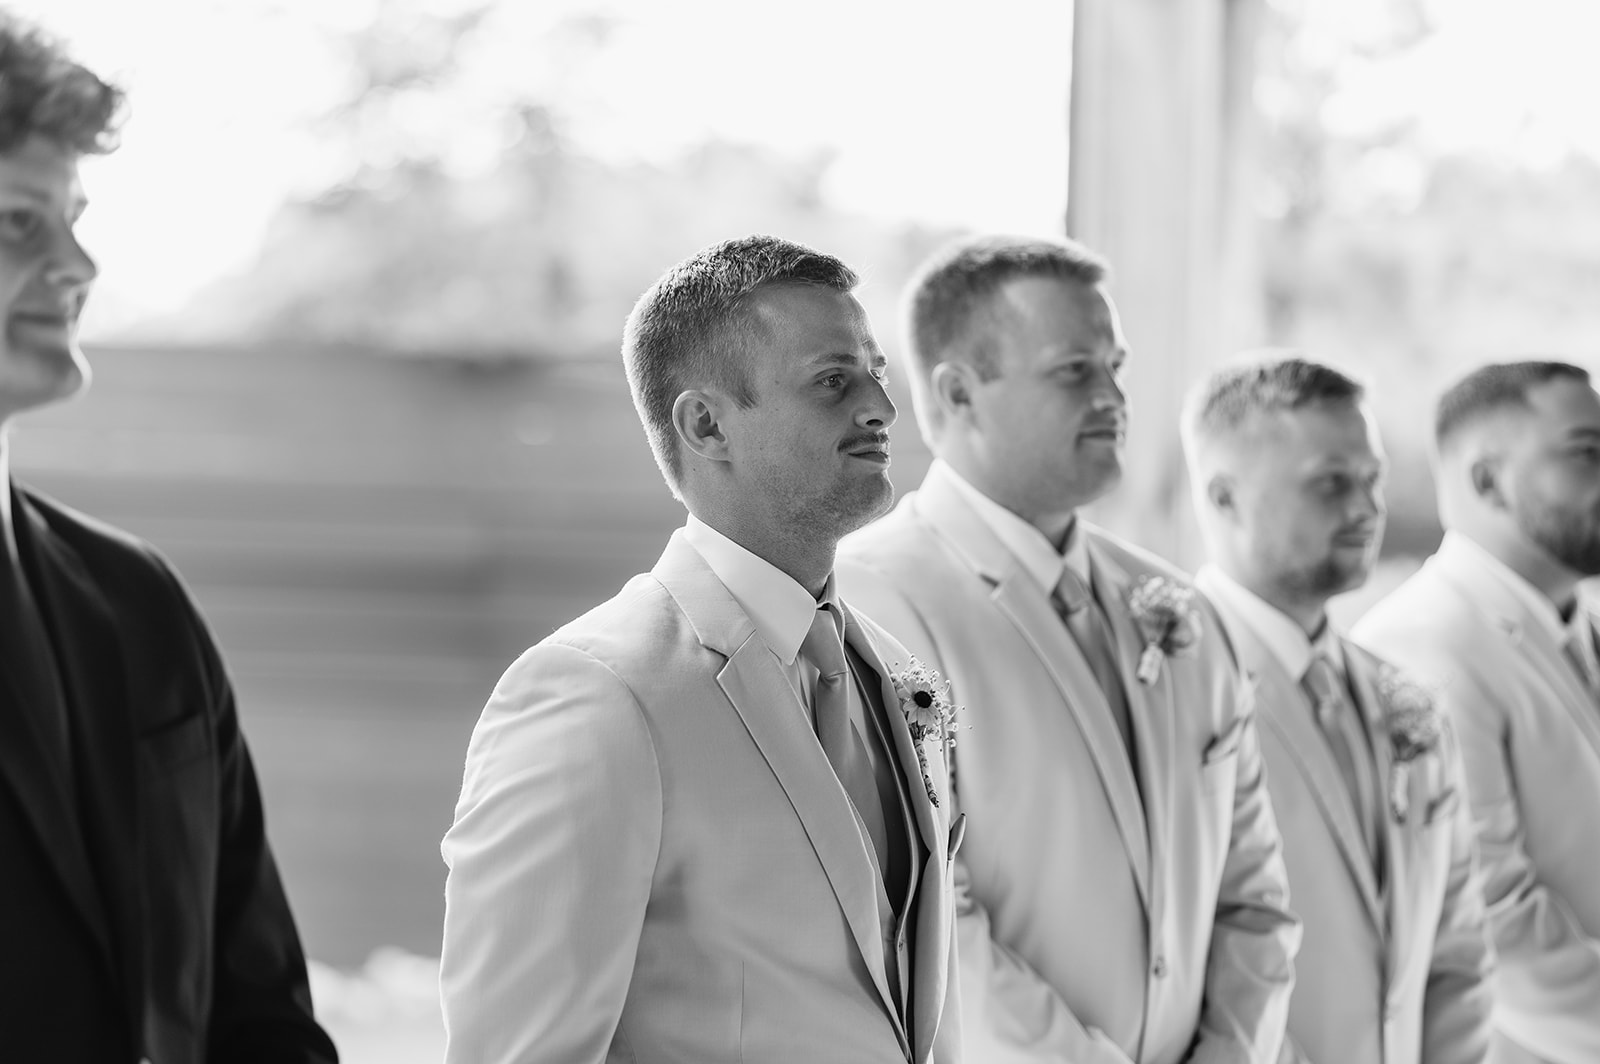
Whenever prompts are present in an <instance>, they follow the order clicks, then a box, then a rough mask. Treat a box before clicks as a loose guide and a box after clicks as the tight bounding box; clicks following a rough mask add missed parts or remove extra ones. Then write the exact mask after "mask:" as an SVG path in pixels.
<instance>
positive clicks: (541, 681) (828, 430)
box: [440, 237, 960, 1064]
mask: <svg viewBox="0 0 1600 1064" xmlns="http://www.w3.org/2000/svg"><path fill="white" fill-rule="evenodd" d="M855 283H856V276H855V274H854V273H852V272H851V271H850V269H849V268H848V267H846V266H845V265H844V264H843V263H842V262H840V261H839V260H838V259H835V258H833V257H832V256H829V255H823V254H820V253H818V252H815V251H812V250H811V249H809V248H805V247H801V246H799V245H797V244H792V243H789V242H787V241H783V240H778V239H776V238H773V237H749V238H746V239H742V240H734V241H729V242H726V243H723V244H719V245H716V246H714V247H711V248H708V249H706V250H704V251H702V252H700V253H699V254H697V255H695V256H693V257H692V258H690V259H688V260H686V261H685V262H683V263H681V264H679V265H678V266H676V267H674V268H673V269H671V270H669V271H668V272H667V273H666V274H665V275H664V276H663V277H662V278H661V279H660V280H659V281H657V282H656V284H655V285H654V286H653V287H652V288H651V289H650V290H649V291H648V292H646V293H645V295H644V296H643V298H641V299H640V301H639V303H638V305H637V306H635V307H634V310H633V313H632V315H631V316H630V317H629V319H628V324H627V329H626V332H625V334H624V338H623V358H624V363H625V366H626V369H627V374H628V382H629V385H630V386H631V388H632V390H633V397H634V402H635V405H636V406H637V407H638V410H639V415H640V420H641V421H642V422H643V423H644V427H645V432H646V435H647V436H648V437H649V440H650V445H651V448H652V450H653V451H654V453H655V456H656V459H657V461H658V462H659V464H660V466H661V468H662V471H663V473H664V474H665V476H666V479H667V483H668V485H669V486H670V487H671V488H672V489H673V491H674V493H675V494H676V495H677V496H678V498H679V499H680V500H681V501H682V502H683V503H684V505H685V506H686V507H687V508H688V510H689V514H690V516H689V519H688V523H687V524H686V525H685V526H684V527H683V528H682V529H680V530H678V531H677V532H675V533H674V534H673V536H672V539H671V540H670V541H669V542H668V544H667V548H666V551H665V552H664V553H663V554H662V556H661V559H660V561H658V562H657V563H656V565H655V568H654V569H652V570H651V571H650V572H649V573H647V574H644V575H641V576H637V577H635V578H634V579H633V580H631V581H630V582H629V583H628V584H627V585H626V586H625V587H624V588H623V589H622V590H621V592H620V593H618V595H617V596H616V597H615V598H613V599H611V600H610V601H609V602H606V603H604V604H602V605H600V606H598V607H596V608H595V609H594V610H591V611H590V612H589V613H587V614H585V615H584V616H582V617H580V618H578V619H577V620H576V621H573V622H572V623H570V624H568V625H566V626H565V627H563V628H561V629H560V630H558V631H557V632H556V633H555V634H553V635H551V636H550V637H548V638H546V639H545V640H543V641H542V642H540V643H539V644H538V645H537V646H535V647H533V648H532V649H531V650H529V651H527V652H526V653H525V654H523V656H522V657H521V658H520V659H519V660H518V661H517V662H516V663H515V664H514V665H512V666H511V668H510V670H509V671H508V672H507V673H506V674H505V676H504V677H502V679H501V681H500V684H499V686H498V687H497V688H496V689H495V692H494V694H493V696H492V697H491V698H490V699H489V703H488V705H487V706H486V707H485V708H484V711H483V716H482V718H481V719H480V721H479V722H478V726H477V729H476V730H475V731H474V733H473V736H472V741H471V744H470V746H469V747H468V750H467V764H466V773H465V776H464V779H463V781H462V789H461V798H460V801H459V803H458V805H457V807H456V817H455V824H454V826H452V827H451V829H450V831H449V833H448V834H447V835H446V836H445V839H444V845H443V851H444V856H445V861H446V863H447V864H448V865H449V866H450V874H449V878H448V881H447V884H446V887H445V902H446V910H445V927H444V955H443V961H442V970H441V974H440V982H441V990H442V995H443V1001H444V1016H445V1026H446V1031H447V1035H448V1048H447V1051H446V1059H447V1061H449V1062H451V1064H469V1062H470V1064H523V1062H527V1061H536V1060H537V1061H560V1062H562V1064H577V1062H598V1061H628V1062H630V1064H657V1062H659V1064H712V1062H719V1061H729V1062H732V1061H740V1060H748V1061H761V1062H763V1064H785V1062H793V1064H814V1062H818V1061H828V1062H831V1064H894V1062H913V1064H928V1062H930V1061H937V1062H939V1064H944V1062H947V1061H955V1060H957V1059H958V1053H959V1038H960V1034H959V1028H958V1027H957V1024H956V1019H957V1017H956V1015H955V1014H954V1010H952V1012H951V1014H949V1015H942V1012H943V1007H944V998H945V993H946V991H947V988H953V986H954V979H953V972H952V971H951V968H952V967H953V965H954V956H953V953H952V948H953V947H952V921H953V901H952V896H951V887H950V879H949V857H950V854H951V853H952V852H953V851H954V849H955V848H956V846H957V845H958V844H959V843H960V830H959V825H958V826H957V830H956V831H955V832H952V831H951V824H950V814H949V811H950V784H949V777H948V774H947V772H946V769H945V752H946V748H947V746H946V731H947V729H946V728H945V727H944V725H943V723H942V722H940V723H939V724H938V726H934V723H935V722H933V721H932V720H930V718H929V714H930V713H931V714H932V715H933V716H940V715H941V711H942V708H943V706H942V699H941V698H923V699H922V700H921V701H920V702H918V701H916V700H915V698H914V695H915V694H916V692H911V693H908V692H907V690H906V689H905V688H904V685H905V684H906V683H907V682H908V681H907V680H906V678H905V671H906V667H907V666H908V665H909V659H908V655H907V654H906V652H905V651H904V650H903V649H902V648H901V647H900V646H899V645H898V644H897V643H896V642H895V641H894V640H893V639H892V638H890V637H889V636H888V635H887V634H886V633H885V632H884V631H883V630H882V629H880V628H878V627H877V626H876V625H874V624H873V623H872V622H871V621H869V620H867V618H865V617H863V616H862V615H860V614H858V613H856V612H855V611H854V610H852V609H851V608H850V606H849V605H847V604H846V603H845V602H844V601H843V600H841V599H840V597H839V595H838V594H837V592H836V591H835V588H834V581H833V577H832V575H831V574H832V570H833V558H834V547H835V544H836V542H837V541H838V538H839V537H840V536H841V535H843V534H844V533H845V532H848V531H850V530H851V529H854V528H857V527H859V526H860V525H862V524H864V523H865V522H867V521H869V520H871V519H872V518H873V517H874V516H876V515H877V514H879V513H881V512H883V510H884V509H885V508H886V507H887V506H888V504H889V500H890V496H891V491H892V489H891V486H890V483H889V478H888V466H889V436H888V429H889V426H890V425H891V424H892V423H893V421H894V418H895V408H894V405H893V404H892V403H891V402H890V401H889V397H888V396H887V394H885V392H884V387H883V378H884V370H885V362H884V357H883V354H882V352H880V351H879V349H878V345H877V343H876V342H875V341H874V339H873V336H872V331H871V328H870V326H869V324H868V322H867V317H866V314H865V312H864V311H863V310H862V309H861V305H860V304H859V303H858V302H857V301H856V300H855V299H854V298H853V297H852V296H851V295H850V292H851V289H852V288H853V287H854V286H855ZM929 693H930V692H929V690H928V689H927V687H926V686H925V687H924V688H923V689H922V690H921V694H922V695H928V694H929ZM912 707H914V708H915V711H916V712H915V714H912ZM908 714H912V715H915V716H916V717H917V720H916V721H915V722H914V724H915V726H909V725H908Z"/></svg>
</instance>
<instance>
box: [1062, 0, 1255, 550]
mask: <svg viewBox="0 0 1600 1064" xmlns="http://www.w3.org/2000/svg"><path fill="white" fill-rule="evenodd" d="M1261 16H1262V0H1077V2H1076V8H1075V14H1074V27H1073V44H1072V111H1071V162H1070V167H1069V175H1068V205H1067V230H1068V232H1069V233H1070V234H1071V235H1072V236H1073V237H1075V238H1076V239H1079V240H1081V241H1083V242H1084V243H1085V244H1087V245H1088V246H1090V247H1091V248H1094V249H1095V250H1097V251H1099V252H1101V253H1102V254H1104V255H1105V256H1106V257H1108V258H1109V259H1110V260H1111V265H1112V270H1113V273H1112V278H1111V293H1112V296H1113V298H1114V299H1115V300H1116V303H1117V307H1118V309H1119V311H1120V312H1121V316H1122V324H1123V328H1124V330H1125V332H1126V333H1127V336H1128V342H1129V346H1130V348H1131V358H1130V360H1129V363H1128V376H1127V379H1128V388H1129V392H1130V398H1131V402H1132V417H1131V422H1130V429H1129V442H1128V453H1127V476H1126V478H1125V479H1124V481H1123V484H1122V487H1121V488H1119V489H1118V490H1117V492H1116V493H1114V494H1113V495H1112V496H1111V497H1109V498H1108V499H1106V500H1104V501H1102V502H1100V503H1097V504H1096V505H1095V506H1094V507H1093V508H1092V511H1091V517H1092V518H1093V519H1094V520H1096V521H1098V522H1100V523H1103V524H1105V525H1107V526H1109V527H1111V528H1113V529H1115V530H1116V531H1118V532H1119V533H1121V534H1123V535H1126V536H1128V537H1129V538H1130V539H1132V540H1133V541H1135V542H1137V543H1139V544H1141V545H1143V546H1145V547H1148V548H1149V549H1151V550H1154V551H1156V552H1158V553H1160V554H1163V555H1165V556H1167V557H1169V558H1172V559H1173V560H1174V561H1176V562H1178V563H1179V564H1181V565H1184V566H1185V567H1192V566H1193V565H1194V564H1195V563H1197V562H1198V561H1199V560H1200V547H1199V544H1198V542H1197V541H1196V537H1195V535H1194V534H1193V531H1192V529H1193V519H1192V516H1191V515H1190V512H1189V501H1188V497H1187V489H1186V487H1185V478H1184V476H1183V457H1182V452H1181V449H1180V445H1179V441H1178V412H1179V409H1180V407H1181V405H1182V400H1183V395H1184V393H1185V392H1186V390H1187V389H1188V387H1189V386H1190V384H1191V383H1193V381H1194V380H1195V379H1197V378H1198V377H1199V376H1200V375H1201V374H1202V373H1204V372H1205V371H1206V369H1207V368H1209V367H1210V366H1212V365H1214V364H1215V363H1216V361H1217V360H1218V359H1219V358H1220V357H1222V356H1223V355H1225V354H1226V353H1228V352H1230V351H1232V350H1235V349H1237V348H1239V347H1243V346H1254V345H1255V344H1256V343H1257V342H1258V337H1259V336H1260V333H1261V329H1260V295H1259V293H1260V285H1259V281H1258V273H1257V265H1256V262H1255V254H1254V243H1255V239H1254V238H1255V233H1254V227H1253V224H1252V217H1253V214H1252V205H1251V203H1250V198H1249V183H1248V180H1247V178H1248V177H1249V176H1250V175H1251V174H1252V173H1253V164H1254V152H1253V147H1252V140H1253V138H1252V127H1253V125H1254V104H1253V102H1252V88H1253V84H1254V78H1255V55H1254V49H1255V42H1256V37H1257V32H1258V27H1259V21H1260V18H1261Z"/></svg>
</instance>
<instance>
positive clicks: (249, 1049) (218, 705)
mask: <svg viewBox="0 0 1600 1064" xmlns="http://www.w3.org/2000/svg"><path fill="white" fill-rule="evenodd" d="M161 565H162V569H163V571H164V572H165V575H166V577H167V579H168V580H170V581H171V583H172V586H173V589H174V591H175V593H176V594H177V595H178V596H179V599H180V601H181V603H182V605H183V608H184V609H185V610H186V611H187V615H188V616H187V620H188V625H189V631H190V638H191V639H192V641H193V644H194V646H195V647H196V648H197V650H198V654H199V659H198V660H199V674H200V675H199V682H200V685H201V690H202V693H203V697H204V700H205V704H206V707H207V711H208V712H209V713H210V715H211V717H212V726H213V729H214V730H213V734H214V736H215V750H216V763H217V778H218V802H219V809H218V825H219V837H218V847H217V867H216V891H215V894H214V902H213V906H214V909H213V923H212V926H213V943H212V945H213V950H214V953H213V962H212V986H211V1000H212V1005H211V1014H210V1023H209V1028H208V1036H207V1047H206V1059H207V1060H208V1061H214V1062H218V1064H220V1062H223V1061H227V1062H230V1064H232V1062H240V1064H257V1062H259V1064H333V1062H335V1061H337V1060H338V1054H337V1053H336V1052H335V1050H334V1047H333V1042H332V1041H331V1040H330V1039H329V1038H328V1035H327V1034H326V1032H324V1031H323V1030H322V1028H321V1027H320V1026H319V1025H318V1024H317V1021H316V1019H315V1018H314V1017H313V1015H312V1008H311V990H310V985H309V982H308V980H307V977H306V961H305V953H304V952H303V950H302V948H301V945H300V935H299V932H298V931H297V930H296V928H295V923H294V917H293V915H292V914H291V912H290V910H289V902H288V899H287V897H286V896H285V894H284V889H283V883H282V880H281V879H280V877H279V875H278V866H277V862H276V861H275V860H274V859H273V856H272V849H271V847H270V846H269V845H268V843H267V835H266V823H265V817H264V814H263V812H262V805H261V790H260V787H259V785H258V784H257V781H256V773H255V766H254V764H253V762H252V761H251V758H250V750H249V747H248V746H247V745H246V743H245V739H244V735H243V734H242V733H241V731H240V730H239V715H238V710H237V707H236V706H235V704H234V695H233V687H232V685H231V684H230V683H229V681H228V677H227V673H226V672H225V670H224V669H223V665H222V659H221V656H220V654H219V653H218V651H217V647H216V643H215V641H214V640H213V639H212V638H211V634H210V632H209V631H208V630H207V628H206V626H205V623H204V621H202V620H201V618H200V615H199V612H198V611H197V610H196V609H195V608H194V606H193V604H192V603H191V602H190V600H189V598H188V595H187V593H186V592H184V590H183V588H182V586H181V584H179V582H178V579H177V576H176V574H174V573H173V572H172V571H171V570H170V569H168V568H167V567H166V565H165V563H164V562H163V563H161Z"/></svg>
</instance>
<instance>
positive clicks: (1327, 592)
mask: <svg viewBox="0 0 1600 1064" xmlns="http://www.w3.org/2000/svg"><path fill="white" fill-rule="evenodd" d="M1370 568H1371V564H1370V561H1369V560H1368V559H1367V558H1365V557H1363V558H1361V559H1360V560H1359V561H1355V562H1345V561H1340V560H1339V559H1338V558H1337V557H1335V556H1334V555H1331V554H1330V555H1328V556H1326V557H1324V558H1320V559H1318V560H1317V561H1315V562H1312V563H1310V564H1309V565H1303V566H1301V567H1299V568H1297V569H1292V570H1290V571H1289V572H1286V573H1284V574H1283V575H1282V576H1281V577H1280V578H1279V584H1280V586H1281V587H1282V588H1283V590H1284V591H1286V592H1288V593H1289V594H1290V596H1291V597H1292V598H1294V599H1297V600H1301V601H1304V600H1308V599H1324V600H1326V599H1330V598H1332V597H1333V596H1334V595H1337V594H1339V593H1341V592H1344V591H1349V590H1351V589H1352V588H1356V587H1360V586H1361V585H1362V584H1363V583H1365V582H1366V579H1367V571H1368V570H1369V569H1370Z"/></svg>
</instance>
